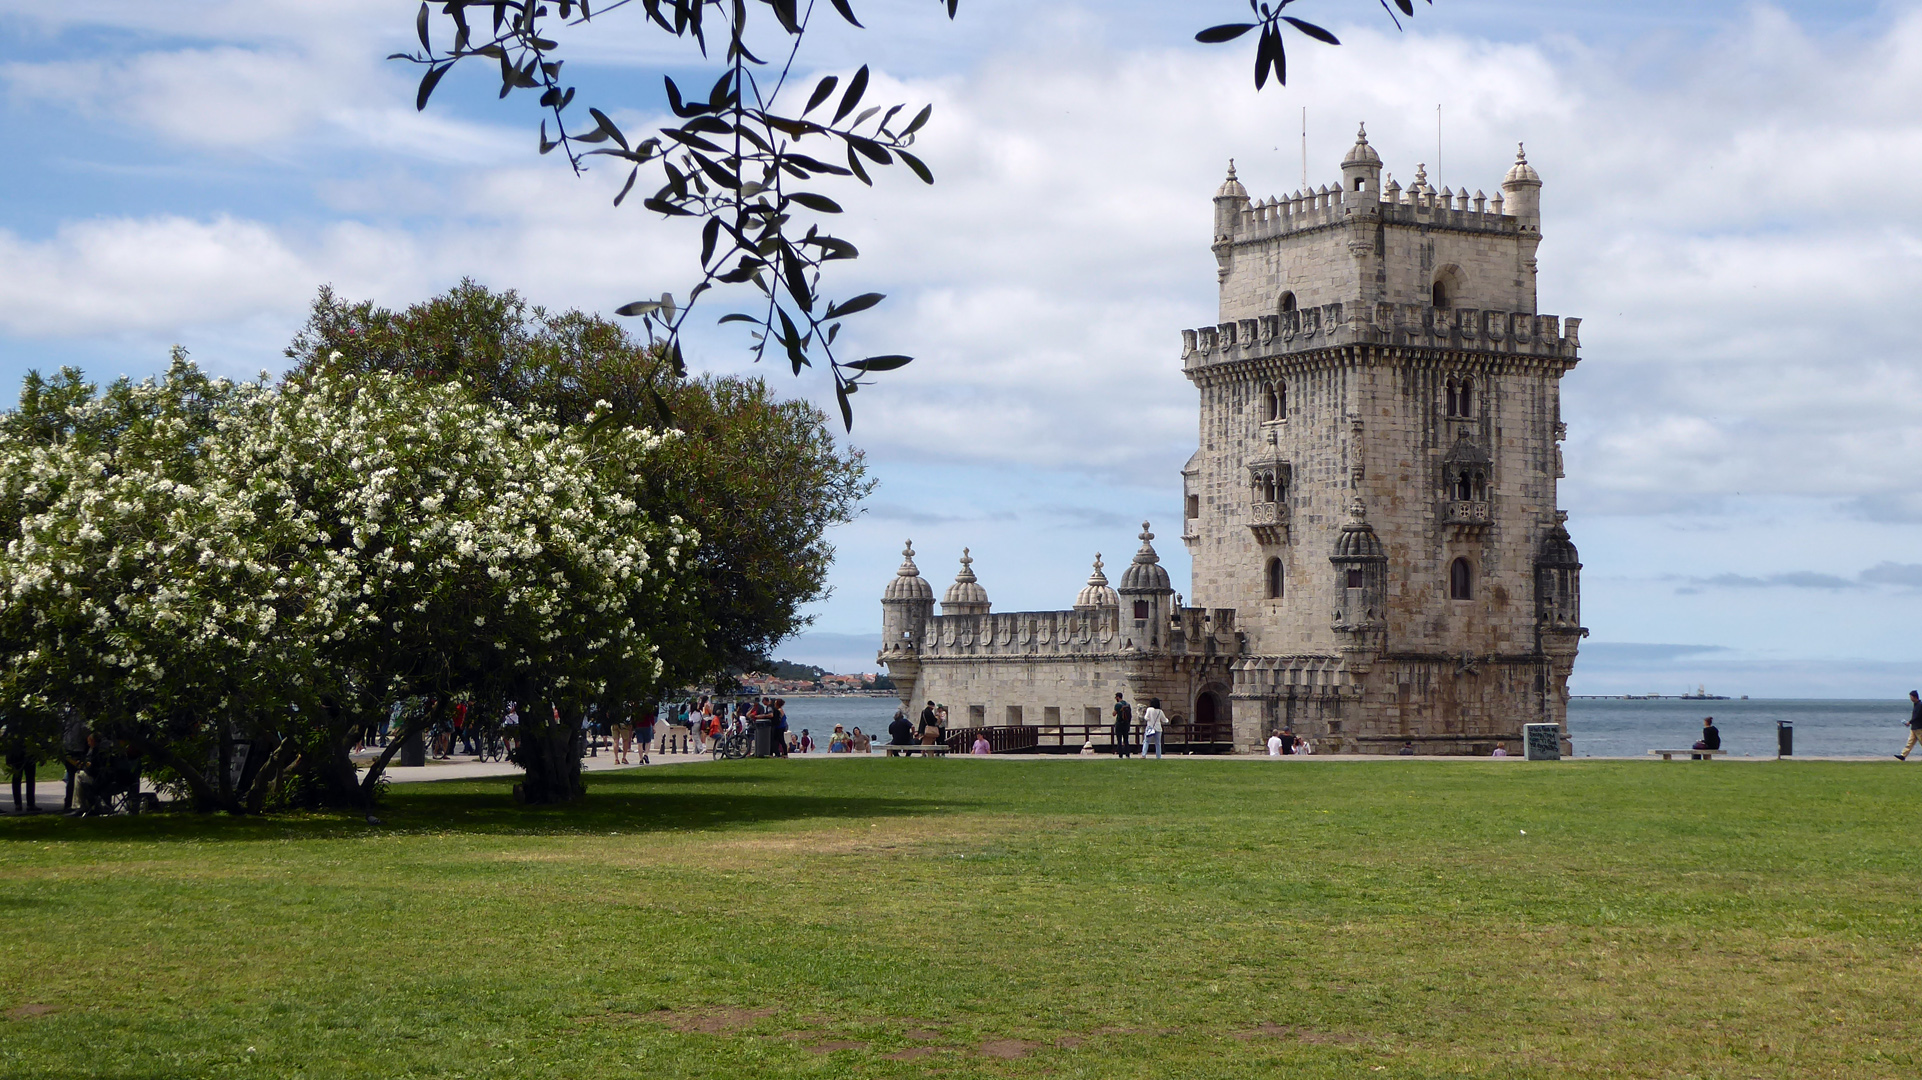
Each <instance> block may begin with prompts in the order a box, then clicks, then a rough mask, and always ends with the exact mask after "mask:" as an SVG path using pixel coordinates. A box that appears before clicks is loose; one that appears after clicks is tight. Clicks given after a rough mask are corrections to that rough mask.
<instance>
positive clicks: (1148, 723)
mask: <svg viewBox="0 0 1922 1080" xmlns="http://www.w3.org/2000/svg"><path fill="white" fill-rule="evenodd" d="M1167 722H1168V714H1167V713H1164V712H1162V711H1161V699H1160V698H1158V697H1156V698H1149V699H1148V707H1147V708H1145V709H1143V710H1141V757H1142V760H1144V761H1145V760H1147V757H1148V744H1149V743H1153V744H1154V747H1155V760H1156V761H1160V760H1161V725H1163V724H1165V723H1167Z"/></svg>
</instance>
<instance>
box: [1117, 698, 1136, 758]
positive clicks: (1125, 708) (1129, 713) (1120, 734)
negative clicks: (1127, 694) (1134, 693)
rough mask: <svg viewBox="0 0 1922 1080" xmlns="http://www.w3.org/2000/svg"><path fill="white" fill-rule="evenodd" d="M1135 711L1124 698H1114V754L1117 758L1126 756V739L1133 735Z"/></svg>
mask: <svg viewBox="0 0 1922 1080" xmlns="http://www.w3.org/2000/svg"><path fill="white" fill-rule="evenodd" d="M1134 726H1135V711H1134V707H1133V706H1131V705H1129V704H1128V701H1127V699H1126V698H1124V697H1122V696H1121V695H1120V694H1116V695H1115V696H1114V752H1115V756H1116V757H1118V758H1126V757H1127V756H1128V739H1129V737H1130V736H1131V735H1132V734H1133V733H1134Z"/></svg>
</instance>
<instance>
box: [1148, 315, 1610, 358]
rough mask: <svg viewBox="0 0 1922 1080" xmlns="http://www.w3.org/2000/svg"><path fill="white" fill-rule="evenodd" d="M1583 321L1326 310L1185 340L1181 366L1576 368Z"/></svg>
mask: <svg viewBox="0 0 1922 1080" xmlns="http://www.w3.org/2000/svg"><path fill="white" fill-rule="evenodd" d="M1581 327H1582V320H1580V319H1577V318H1569V319H1562V318H1560V317H1559V316H1555V315H1538V314H1535V313H1533V312H1527V311H1483V310H1479V309H1476V308H1437V307H1434V306H1432V305H1427V304H1389V303H1376V304H1358V303H1348V304H1341V303H1335V304H1324V305H1322V306H1320V307H1315V308H1304V309H1302V310H1299V311H1284V312H1281V313H1280V314H1277V315H1263V316H1260V317H1259V318H1254V319H1239V320H1236V321H1235V322H1226V323H1221V324H1219V325H1217V326H1204V327H1201V328H1199V329H1195V330H1183V331H1182V332H1181V360H1182V366H1183V368H1184V369H1186V370H1187V371H1190V372H1193V371H1196V370H1198V369H1200V368H1204V367H1208V366H1210V365H1212V364H1223V363H1231V362H1234V361H1238V360H1257V359H1261V358H1264V357H1270V356H1282V355H1286V354H1289V353H1297V352H1306V351H1308V350H1311V349H1326V348H1331V347H1335V346H1340V345H1406V346H1421V347H1427V348H1443V349H1473V350H1477V351H1481V352H1491V353H1505V354H1513V355H1523V356H1543V357H1557V358H1561V359H1565V360H1569V361H1571V362H1572V361H1575V360H1576V359H1577V358H1578V354H1579V352H1580V350H1581V345H1582V342H1581Z"/></svg>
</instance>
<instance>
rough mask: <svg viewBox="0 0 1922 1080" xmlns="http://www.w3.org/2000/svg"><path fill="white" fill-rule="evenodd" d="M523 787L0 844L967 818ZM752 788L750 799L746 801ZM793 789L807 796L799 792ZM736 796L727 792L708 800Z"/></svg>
mask: <svg viewBox="0 0 1922 1080" xmlns="http://www.w3.org/2000/svg"><path fill="white" fill-rule="evenodd" d="M518 779H519V778H518V777H513V776H503V777H488V778H483V779H473V780H447V781H437V782H432V783H421V784H404V785H402V784H396V785H393V786H391V787H389V788H388V789H387V792H386V794H385V796H384V797H383V798H382V801H381V805H380V806H379V807H378V808H377V809H376V810H375V812H374V813H375V815H376V816H377V817H379V818H380V819H381V822H382V824H380V825H378V826H375V825H369V824H367V822H366V821H365V820H364V819H363V817H362V815H361V814H359V813H358V812H352V811H288V812H283V813H276V814H268V815H265V816H260V817H229V816H226V815H223V814H195V813H191V812H187V811H172V810H169V811H163V812H160V813H148V814H141V815H138V816H121V817H106V818H66V817H57V816H56V817H45V816H43V817H23V818H4V819H0V843H4V842H7V841H13V842H16V843H25V842H36V841H37V842H50V841H57V842H61V843H168V842H181V843H192V842H203V841H235V842H242V841H269V840H271V841H285V840H331V839H365V838H367V837H369V836H372V835H380V834H390V835H401V836H406V835H419V834H426V833H432V834H447V833H461V834H472V835H477V836H484V835H499V836H584V835H601V836H605V835H607V834H608V833H610V832H621V833H647V832H661V831H670V830H677V829H690V828H693V829H711V830H727V829H733V828H743V827H751V826H756V825H765V824H770V823H776V822H786V821H807V820H818V821H845V820H857V819H870V818H889V817H906V816H912V815H919V814H926V813H930V812H933V811H935V810H937V809H939V810H940V811H942V812H954V811H961V810H967V809H969V808H970V804H968V803H966V802H962V801H959V800H956V799H954V798H951V797H950V798H943V799H941V800H938V801H936V800H933V799H915V798H873V797H867V796H858V795H843V794H833V793H822V792H819V791H816V790H811V787H812V785H805V784H803V785H797V784H795V783H794V782H793V781H792V779H791V778H790V777H784V776H781V775H779V774H774V775H762V776H755V775H725V776H711V775H703V776H693V775H689V774H684V773H672V772H667V771H661V772H655V771H652V770H646V771H640V770H637V771H635V772H632V773H601V774H594V775H590V776H589V777H588V778H587V786H588V790H587V797H586V798H585V799H583V800H581V801H580V802H578V803H573V804H571V805H567V806H517V805H515V803H514V802H513V794H512V792H513V786H514V784H515V783H516V782H517V781H518ZM743 785H754V786H755V787H756V788H757V790H745V789H744V788H743ZM797 787H802V788H808V789H809V790H795V789H796V788H797ZM717 788H723V789H726V788H732V789H733V790H715V789H717Z"/></svg>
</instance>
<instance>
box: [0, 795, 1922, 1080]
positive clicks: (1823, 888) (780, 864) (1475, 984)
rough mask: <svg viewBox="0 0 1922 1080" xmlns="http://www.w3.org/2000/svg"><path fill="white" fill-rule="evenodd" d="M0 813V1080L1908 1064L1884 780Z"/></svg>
mask: <svg viewBox="0 0 1922 1080" xmlns="http://www.w3.org/2000/svg"><path fill="white" fill-rule="evenodd" d="M588 783H589V789H590V795H589V798H588V801H587V802H586V804H584V805H582V806H579V807H575V808H571V809H566V810H539V811H530V810H519V809H515V808H513V807H511V806H510V805H509V803H508V786H509V782H508V781H505V780H501V781H487V782H471V783H452V784H419V785H404V786H396V787H394V788H393V789H392V791H391V793H390V796H389V803H388V806H387V807H386V809H385V810H383V812H382V813H383V816H384V817H385V818H386V821H387V824H386V825H385V826H384V827H379V828H372V827H369V826H367V825H365V824H363V823H361V822H360V820H359V819H358V818H349V817H330V816H317V815H316V816H286V817H276V818H270V819H265V820H229V819H224V818H196V817H192V816H188V815H173V814H163V815H150V816H148V817H145V818H140V819H125V818H122V819H109V820H88V821H76V820H69V819H54V818H37V819H12V818H9V819H4V820H0V943H4V945H5V948H4V950H3V951H0V1076H6V1077H38V1076H59V1077H125V1078H133V1077H142V1078H145V1077H172V1076H221V1077H226V1076H234V1077H253V1076H263V1077H264V1076H307V1077H317V1078H318V1077H358V1076H367V1077H382V1078H388V1077H410V1076H411V1077H468V1078H475V1077H556V1078H568V1080H574V1078H591V1077H716V1078H719V1077H727V1078H736V1077H746V1078H753V1077H787V1076H806V1077H821V1078H830V1077H833V1078H838V1077H845V1076H863V1077H890V1076H923V1075H938V1076H945V1077H977V1076H980V1077H1001V1076H1049V1077H1089V1078H1102V1080H1108V1078H1118V1077H1121V1078H1135V1077H1139V1078H1143V1080H1146V1078H1166V1077H1264V1078H1266V1077H1276V1076H1280V1077H1433V1076H1478V1077H1543V1076H1593V1077H1728V1078H1747V1077H1821V1076H1833V1077H1851V1078H1853V1077H1904V1078H1908V1077H1914V1076H1917V1075H1922V1049H1918V1046H1917V1038H1918V1036H1922V1019H1919V1017H1922V1012H1919V1011H1918V1004H1922V966H1918V963H1917V960H1918V953H1919V952H1922V946H1919V945H1918V938H1919V937H1922V918H1919V917H1918V913H1922V858H1918V855H1917V840H1916V834H1917V828H1916V820H1917V817H1918V815H1919V814H1922V799H1918V797H1917V793H1918V791H1919V790H1922V787H1919V785H1922V772H1910V771H1905V770H1904V768H1903V767H1902V766H1900V765H1898V764H1897V763H1895V762H1889V763H1888V764H1886V765H1882V764H1831V763H1818V762H1784V763H1769V764H1737V763H1724V762H1717V763H1710V764H1699V763H1681V762H1676V763H1670V764H1667V765H1663V764H1660V763H1653V762H1649V763H1643V762H1562V763H1559V764H1553V765H1550V764H1529V763H1523V762H1379V761H1371V762H1338V761H1322V760H1317V761H1305V762H1266V761H1256V762H1249V761H1208V760H1181V761H1177V760H1169V761H1165V762H1161V763H1144V762H1127V763H1120V762H1114V761H1101V762H1086V761H1052V762H1020V761H1002V760H985V761H982V760H956V761H933V762H927V761H920V760H913V759H907V760H889V759H878V760H872V761H866V760H864V761H832V762H825V761H814V762H801V761H795V762H745V763H726V764H718V765H695V766H688V767H676V768H659V769H650V770H646V771H638V772H628V773H615V774H600V775H595V776H592V777H590V778H589V780H588Z"/></svg>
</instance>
